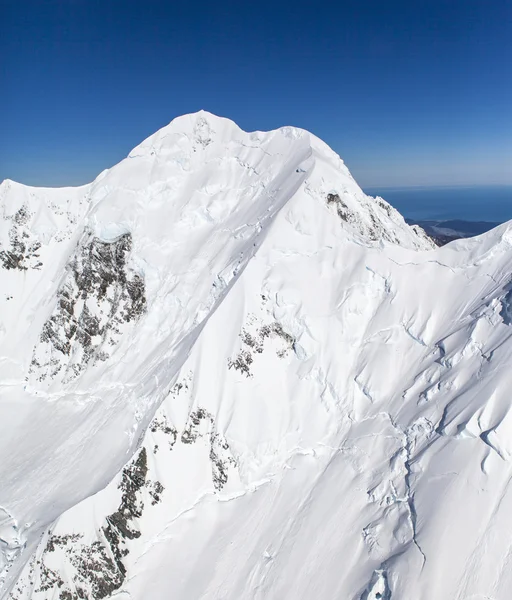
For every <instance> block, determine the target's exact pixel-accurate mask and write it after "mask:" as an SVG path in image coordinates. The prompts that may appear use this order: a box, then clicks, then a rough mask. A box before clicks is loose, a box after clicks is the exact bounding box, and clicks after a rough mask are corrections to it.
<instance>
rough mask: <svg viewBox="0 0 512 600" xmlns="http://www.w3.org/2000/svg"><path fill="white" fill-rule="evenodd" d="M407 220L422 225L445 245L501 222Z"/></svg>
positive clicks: (437, 241)
mask: <svg viewBox="0 0 512 600" xmlns="http://www.w3.org/2000/svg"><path fill="white" fill-rule="evenodd" d="M406 222H407V223H408V224H409V225H419V226H420V227H422V228H423V229H424V230H425V232H426V233H427V234H428V235H429V236H430V237H431V238H432V239H433V240H434V241H435V242H436V244H437V245H438V246H444V245H445V244H447V243H448V242H452V241H453V240H458V239H460V238H468V237H474V236H475V235H481V234H482V233H485V232H486V231H490V230H491V229H494V228H495V227H497V226H498V225H500V224H501V223H497V222H490V221H462V220H460V219H452V220H449V221H435V220H426V221H422V220H416V219H406Z"/></svg>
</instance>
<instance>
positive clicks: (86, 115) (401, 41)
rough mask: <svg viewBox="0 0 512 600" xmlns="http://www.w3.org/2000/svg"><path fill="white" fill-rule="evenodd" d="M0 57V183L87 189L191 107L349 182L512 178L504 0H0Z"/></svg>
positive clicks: (508, 25)
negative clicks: (281, 143) (291, 136)
mask: <svg viewBox="0 0 512 600" xmlns="http://www.w3.org/2000/svg"><path fill="white" fill-rule="evenodd" d="M0 60H1V63H0V69H1V70H0V180H2V179H4V178H6V177H8V178H11V179H15V180H17V181H21V182H23V183H27V184H33V185H67V184H79V183H85V182H88V181H90V180H92V179H93V178H94V177H95V176H96V175H97V174H98V173H99V172H100V171H102V170H103V169H104V168H107V167H109V166H112V165H113V164H115V163H116V162H118V161H119V160H120V159H122V158H123V157H124V156H125V155H126V154H127V153H128V152H129V151H130V149H131V148H132V147H133V146H135V145H136V144H138V143H139V142H140V141H142V139H144V138H145V137H147V136H148V135H150V134H151V133H153V132H154V131H155V130H156V129H158V128H160V127H162V126H163V125H165V124H167V123H168V122H169V121H170V120H172V119H173V118H174V117H175V116H177V115H179V114H182V113H186V112H192V111H196V110H198V109H200V108H204V109H206V110H209V111H211V112H214V113H217V114H220V115H223V116H227V117H230V118H231V119H233V120H235V121H236V122H237V123H238V124H239V125H240V126H241V127H242V128H244V129H247V130H251V129H270V128H275V127H279V126H282V125H297V126H300V127H304V128H306V129H309V130H311V131H313V132H314V133H316V134H317V135H319V136H320V137H322V138H323V139H324V140H325V141H327V142H328V143H329V144H330V145H331V146H332V147H333V148H334V149H335V150H336V151H337V152H339V154H340V155H341V156H342V157H343V158H344V160H345V162H346V163H347V165H348V166H349V168H350V169H351V171H352V173H353V174H354V176H355V177H356V179H357V180H358V181H359V183H360V184H362V185H363V186H401V185H405V186H406V185H439V184H493V183H501V184H503V183H512V109H511V106H512V76H511V75H512V72H511V71H512V2H510V0H451V1H449V0H444V1H441V0H428V1H423V0H408V1H402V0H400V1H395V0H388V1H383V0H382V1H381V0H354V1H345V0H339V1H337V2H336V1H333V2H323V1H322V0H317V1H316V2H315V1H311V0H310V1H309V2H303V1H302V0H296V1H294V2H288V1H280V0H273V1H272V2H269V1H267V0H263V1H257V0H256V1H252V2H251V1H244V0H237V1H236V2H226V1H222V0H221V1H217V2H215V1H212V2H201V1H199V2H197V1H196V2H192V1H188V2H187V0H181V1H180V2H173V1H172V0H166V1H163V0H146V1H143V0H137V1H131V0H38V1H33V0H21V1H20V0H0Z"/></svg>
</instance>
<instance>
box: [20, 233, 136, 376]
mask: <svg viewBox="0 0 512 600" xmlns="http://www.w3.org/2000/svg"><path fill="white" fill-rule="evenodd" d="M131 248H132V238H131V234H129V233H126V234H124V235H122V236H120V237H119V238H117V239H116V240H114V241H113V242H105V241H102V240H100V239H98V238H97V237H93V236H91V235H90V234H89V235H86V236H85V239H83V240H82V242H81V243H80V244H79V246H78V248H77V250H76V253H75V256H74V257H73V259H72V260H71V261H70V263H69V264H68V266H67V276H66V279H65V281H64V283H63V284H62V286H61V288H60V289H59V291H58V293H57V306H56V307H55V309H54V311H53V314H52V315H51V316H50V318H49V319H48V320H47V321H46V323H45V324H44V325H43V329H42V332H41V336H40V344H39V345H38V346H36V348H35V349H34V355H33V360H32V365H31V369H30V372H31V374H33V375H35V377H36V379H38V380H39V381H43V380H45V379H47V378H53V377H55V376H56V375H57V374H58V373H59V372H60V371H62V369H64V381H70V380H72V379H74V378H76V377H78V376H79V375H80V374H81V373H82V372H83V371H84V370H85V369H86V368H87V366H88V365H89V363H90V362H95V361H101V360H106V359H107V358H109V356H110V354H109V349H110V348H112V347H113V346H115V345H116V344H117V343H118V341H119V338H120V336H121V333H122V332H121V329H122V326H123V325H124V324H125V323H130V322H131V321H134V320H137V319H138V318H140V317H141V315H142V314H144V312H145V311H146V298H145V285H144V280H143V278H142V277H141V276H140V275H139V274H137V273H135V272H133V271H132V270H131V269H130V268H129V267H128V266H127V260H128V257H129V254H130V251H131Z"/></svg>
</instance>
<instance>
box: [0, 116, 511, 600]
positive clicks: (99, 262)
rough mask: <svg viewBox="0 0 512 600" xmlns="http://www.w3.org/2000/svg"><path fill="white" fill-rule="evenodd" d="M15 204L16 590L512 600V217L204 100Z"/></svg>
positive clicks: (10, 537)
mask: <svg viewBox="0 0 512 600" xmlns="http://www.w3.org/2000/svg"><path fill="white" fill-rule="evenodd" d="M0 206H1V208H2V211H3V215H4V220H3V221H1V223H3V225H1V228H0V235H1V236H2V237H1V238H0V239H1V241H2V248H1V249H0V258H1V260H2V265H0V266H3V268H2V269H1V270H0V278H1V281H2V287H1V290H2V297H1V298H0V301H1V302H2V303H3V304H2V309H1V312H0V318H1V320H2V324H1V326H0V331H1V332H2V333H1V335H2V337H1V338H0V344H1V350H0V356H1V357H2V358H1V362H0V365H1V368H2V379H1V380H0V385H1V388H0V393H1V398H0V411H2V414H1V418H0V429H1V433H2V435H1V436H0V456H1V457H2V460H1V461H0V476H1V478H0V481H1V482H2V486H1V489H0V506H1V507H2V508H0V515H1V516H0V538H1V540H2V545H1V546H0V550H1V563H0V568H1V570H2V576H1V577H2V581H3V587H2V589H3V597H6V596H7V595H8V596H9V597H10V598H11V599H12V600H22V599H24V600H25V599H29V598H31V599H34V600H35V599H49V600H50V599H59V600H75V599H79V598H90V599H101V598H119V599H127V598H135V599H151V600H160V599H161V600H164V599H168V598H179V599H184V600H190V599H195V598H204V599H212V600H213V599H221V598H222V599H224V600H228V599H229V600H231V599H233V600H235V599H237V600H238V599H240V598H255V599H256V598H258V599H263V598H265V599H274V598H275V599H278V598H279V599H282V598H289V599H299V598H300V599H307V600H309V599H316V598H322V599H331V598H332V599H336V600H339V599H354V600H355V599H357V600H360V599H365V600H376V599H377V598H381V599H387V600H389V599H392V600H397V599H402V600H410V599H411V598H415V599H425V600H427V599H428V600H432V599H436V600H437V599H439V600H444V599H446V600H453V599H455V598H457V599H461V600H462V599H468V600H469V598H472V599H473V600H474V599H477V598H478V599H482V600H483V599H484V598H493V600H501V599H505V598H508V595H509V594H508V590H509V586H510V583H511V582H510V581H509V580H510V578H511V575H510V574H509V573H510V569H509V565H508V561H509V558H508V557H509V555H510V551H511V546H510V542H509V535H508V531H509V527H510V526H511V523H510V517H509V514H510V510H509V509H510V508H511V504H512V497H511V495H510V492H509V482H510V479H511V475H512V471H511V469H510V457H511V454H512V445H511V442H510V439H512V438H511V435H510V434H511V433H512V432H511V428H512V423H511V419H510V417H509V407H510V401H509V397H508V389H509V387H510V384H509V381H508V380H509V377H510V376H509V369H508V362H509V354H510V347H511V346H510V341H509V338H510V331H511V330H510V323H511V315H512V308H511V300H510V298H511V292H510V288H511V286H512V284H511V277H510V269H509V260H510V256H511V254H512V249H511V244H512V231H509V227H508V225H504V226H502V227H500V228H498V229H496V230H493V231H491V232H489V233H488V234H486V235H484V236H481V237H480V238H475V239H471V240H464V241H460V242H456V243H453V244H450V245H449V246H447V247H444V248H442V249H437V250H433V249H432V248H433V246H432V244H431V243H430V241H429V240H428V238H426V237H425V236H424V234H423V233H422V232H421V230H419V229H413V228H410V227H408V226H407V225H406V224H405V223H404V221H403V219H402V218H401V216H400V215H399V214H398V213H397V212H396V211H395V210H394V209H392V208H391V207H390V206H389V205H388V204H387V203H386V202H384V201H383V200H381V199H379V198H377V199H373V198H369V197H367V196H365V195H364V194H363V193H362V191H361V190H360V188H359V187H358V186H357V184H356V183H355V182H354V180H353V179H352V177H351V176H350V174H349V173H348V171H347V169H346V167H345V166H344V165H343V163H342V161H341V160H340V159H339V157H337V156H336V155H335V154H334V153H333V152H332V151H331V150H330V149H329V148H328V147H327V146H325V144H323V143H322V142H321V141H320V140H318V139H317V138H315V137H314V136H312V135H311V134H309V133H307V132H304V131H301V130H298V129H294V128H283V129H280V130H277V131H275V132H270V133H261V132H256V133H251V134H248V133H244V132H242V131H241V130H240V129H238V128H237V127H236V126H235V125H234V124H233V123H231V122H230V121H227V120H225V119H219V118H218V117H214V116H213V115H210V114H208V113H198V114H196V115H188V116H185V117H182V118H179V119H176V120H175V121H173V122H172V123H171V124H170V125H169V126H168V127H166V128H164V129H162V130H161V131H159V132H158V133H156V134H155V135H154V136H152V137H150V138H148V140H146V141H145V142H143V144H141V145H140V146H138V147H137V148H135V149H134V150H133V151H132V153H131V154H130V155H129V157H128V158H127V159H126V160H125V161H123V162H122V163H120V164H119V165H117V166H116V167H114V168H113V169H111V170H110V171H107V172H104V173H103V174H102V175H100V177H98V179H97V180H96V181H95V182H93V183H92V184H91V185H89V186H86V187H84V188H80V189H77V190H32V189H28V188H24V187H23V186H19V185H17V184H14V183H12V182H4V183H3V184H2V187H1V188H0ZM105 486H106V487H105Z"/></svg>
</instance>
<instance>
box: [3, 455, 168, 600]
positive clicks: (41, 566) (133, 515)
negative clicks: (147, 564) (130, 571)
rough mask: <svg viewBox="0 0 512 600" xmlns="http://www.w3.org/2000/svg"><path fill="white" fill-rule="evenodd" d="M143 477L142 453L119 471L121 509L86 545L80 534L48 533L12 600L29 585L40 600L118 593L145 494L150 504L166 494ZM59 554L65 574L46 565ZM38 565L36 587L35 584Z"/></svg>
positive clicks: (94, 599) (97, 599)
mask: <svg viewBox="0 0 512 600" xmlns="http://www.w3.org/2000/svg"><path fill="white" fill-rule="evenodd" d="M147 475H148V464H147V453H146V449H145V448H142V449H141V450H140V451H139V453H138V454H137V455H136V457H135V458H134V459H133V460H132V461H131V462H130V464H129V465H128V466H126V467H125V468H124V469H123V472H122V477H121V482H120V483H119V486H118V487H119V489H120V490H121V492H122V494H121V500H120V503H119V507H118V509H117V510H116V511H115V512H114V513H112V514H111V515H109V516H108V517H107V518H106V524H105V525H104V526H103V527H102V528H101V529H100V530H99V531H98V532H97V537H98V539H97V540H96V541H94V542H92V543H91V544H84V543H83V542H82V541H81V540H82V537H83V536H82V535H81V534H69V535H59V536H58V535H53V534H50V535H49V537H48V541H47V544H46V547H45V548H44V550H43V552H42V554H41V556H40V557H39V559H38V560H37V561H34V564H31V566H30V571H31V572H30V574H29V578H28V579H29V581H28V582H26V583H25V584H22V583H19V584H18V586H17V588H15V590H13V592H12V594H11V598H12V600H16V599H17V598H18V597H19V596H18V595H19V594H21V593H23V591H24V589H25V588H24V587H22V586H23V585H25V586H26V585H27V584H28V585H31V586H33V588H34V592H36V593H44V594H45V596H42V597H50V595H51V597H52V598H53V597H57V598H58V599H59V600H83V599H87V600H103V599H104V598H109V597H110V596H111V594H112V593H113V592H115V591H116V590H118V589H119V588H120V587H121V586H122V584H123V582H124V580H125V578H126V566H125V564H124V562H123V559H124V558H125V557H126V556H127V554H128V553H129V550H128V548H127V546H126V541H127V540H132V539H135V538H138V537H140V535H141V533H140V530H139V528H138V526H137V521H138V519H140V518H141V517H142V515H143V512H144V497H145V495H146V493H147V494H148V495H149V497H150V498H151V504H157V503H158V502H160V496H161V494H162V492H163V491H164V486H163V485H162V484H161V483H160V482H159V481H156V482H151V481H149V480H148V479H147ZM57 551H58V552H60V553H61V558H60V560H61V561H62V562H64V564H66V563H67V568H66V569H65V570H64V569H62V567H61V568H59V569H58V570H54V569H52V568H50V567H49V566H48V564H49V563H50V564H51V557H50V556H49V555H51V554H52V553H55V552H57ZM62 553H63V554H64V557H62ZM36 566H37V570H38V574H39V578H38V582H37V587H36V586H35V581H34V579H33V573H34V570H35V568H36ZM70 573H72V575H71V576H70ZM48 593H49V594H48ZM55 593H58V596H55V595H54V594H55Z"/></svg>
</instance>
